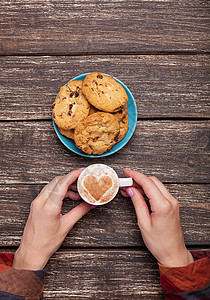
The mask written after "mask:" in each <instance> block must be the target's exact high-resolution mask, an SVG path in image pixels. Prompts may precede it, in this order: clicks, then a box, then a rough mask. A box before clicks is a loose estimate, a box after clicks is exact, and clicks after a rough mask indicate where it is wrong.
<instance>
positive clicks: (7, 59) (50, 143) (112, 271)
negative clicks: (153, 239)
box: [0, 0, 210, 300]
mask: <svg viewBox="0 0 210 300" xmlns="http://www.w3.org/2000/svg"><path fill="white" fill-rule="evenodd" d="M0 14H1V44H0V45H1V47H0V54H1V57H0V59H1V66H0V78H1V101H0V120H1V121H0V128H1V156H0V159H1V175H0V190H1V193H0V194H1V201H0V226H1V235H0V247H1V249H0V251H7V252H9V251H12V252H14V251H15V249H16V248H17V247H18V245H19V242H20V240H21V236H22V231H23V228H24V224H25V222H26V219H27V216H28V213H29V208H30V203H31V201H32V200H33V199H34V198H35V197H36V196H37V194H38V193H39V191H40V189H41V188H42V187H43V186H44V185H45V184H46V183H47V182H49V181H50V180H51V179H52V178H53V177H55V176H56V175H61V174H66V173H68V172H69V171H71V170H73V169H75V168H79V167H82V166H87V165H89V164H91V163H99V162H100V163H105V164H108V165H109V166H111V167H113V168H114V169H115V170H116V171H117V173H118V174H119V175H120V176H121V175H122V169H123V168H124V167H128V168H134V169H137V170H139V171H141V172H143V173H145V174H147V175H155V176H157V177H158V178H159V179H160V180H161V181H163V182H164V183H165V184H166V186H167V187H168V188H169V190H170V192H171V193H172V194H173V195H174V196H175V197H177V198H178V200H179V201H180V206H181V208H180V209H181V212H180V214H181V221H182V225H183V230H184V235H185V241H186V244H187V246H188V248H190V249H206V248H209V245H210V241H209V227H208V226H209V210H208V205H209V202H208V199H209V197H208V196H209V165H208V164H209V155H208V154H209V117H210V110H209V106H208V105H209V103H208V96H209V89H208V83H209V81H208V79H209V78H208V71H209V70H208V67H209V64H208V54H209V53H208V49H209V48H208V37H207V35H208V5H207V1H199V0H192V1H185V0H183V1H175V0H174V1H171V0H167V1H158V0H156V1H155V0H154V1H140V0H134V1H130V0H113V1H110V0H103V1H96V0H89V1H84V0H75V1H64V0H62V1H58V0H57V1H56V0H55V1H54V0H53V1H50V0H30V1H29V0H20V1H15V0H12V1H7V0H4V1H3V0H2V1H1V6H0ZM92 71H101V72H104V73H108V74H111V75H113V76H115V77H117V78H118V79H120V80H121V81H123V82H124V83H125V84H126V85H127V86H128V88H129V89H130V90H131V92H132V93H133V95H134V98H135V101H136V103H137V107H138V122H137V127H136V130H135V133H134V135H133V137H132V139H131V140H130V141H129V143H128V144H127V145H126V146H125V147H124V148H123V149H122V150H120V151H119V152H118V153H115V154H113V155H111V156H108V157H105V158H101V159H88V158H84V157H80V156H78V155H76V154H74V153H72V152H71V151H69V150H68V149H67V148H65V147H64V146H63V144H61V142H60V141H59V140H58V138H57V136H56V134H55V132H54V129H53V126H52V120H51V103H52V102H53V100H54V98H55V96H56V94H57V92H58V90H59V88H60V86H62V85H63V84H65V83H66V82H67V81H68V80H69V79H71V78H73V77H75V76H76V75H79V74H82V73H86V72H92ZM74 205H75V203H74V202H73V201H71V200H67V201H65V204H64V212H66V211H68V210H69V209H71V208H72V207H73V206H74ZM44 298H45V299H97V300H98V299H120V300H121V299H163V295H162V290H161V286H160V282H159V272H158V268H157V264H156V261H155V259H154V258H153V257H152V256H151V254H150V253H149V252H148V251H147V249H146V248H145V246H144V244H143V241H142V238H141V235H140V232H139V230H138V227H137V225H136V216H135V212H134V208H133V206H132V203H131V201H130V199H125V198H123V197H122V196H121V195H118V196H117V198H116V199H115V200H114V201H113V202H111V203H109V204H108V205H105V206H104V207H99V208H96V209H94V210H92V211H90V212H89V213H88V214H87V215H86V216H85V217H84V218H83V219H82V220H81V221H80V222H78V223H77V224H76V226H75V227H74V229H73V230H72V231H71V232H70V233H69V234H68V236H67V238H66V239H65V241H64V243H63V245H62V246H61V248H60V249H59V251H58V252H57V253H56V254H55V255H53V257H52V258H51V259H50V261H49V264H48V265H47V274H46V284H45V290H44Z"/></svg>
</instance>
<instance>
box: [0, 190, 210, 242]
mask: <svg viewBox="0 0 210 300" xmlns="http://www.w3.org/2000/svg"><path fill="white" fill-rule="evenodd" d="M166 186H167V188H168V189H169V191H170V192H171V193H172V195H173V196H174V197H175V198H176V199H178V200H179V203H180V216H181V222H182V226H183V231H184V236H185V242H186V244H187V245H188V246H189V245H198V244H199V245H209V244H210V239H209V217H210V212H209V209H210V206H209V205H210V204H209V198H210V188H209V185H208V184H205V185H202V184H190V185H186V184H167V185H166ZM42 187H43V185H41V184H39V185H26V184H25V185H0V228H1V235H0V247H2V246H17V245H18V244H19V242H20V240H21V236H22V232H23V229H24V226H25V223H26V220H27V217H28V214H29V210H30V203H31V201H32V200H33V199H35V198H36V196H37V195H38V194H39V192H40V190H41V189H42ZM78 203H80V201H79V202H78ZM75 205H77V203H76V202H75V201H72V200H70V199H66V200H65V201H64V204H63V213H67V212H68V211H70V210H71V209H72V208H73V207H74V206H75ZM143 245H144V244H143V241H142V238H141V234H140V232H139V229H138V226H137V223H136V215H135V211H134V208H133V204H132V202H131V200H130V199H129V198H124V197H122V196H121V194H118V195H117V197H116V198H115V200H113V201H112V202H110V203H109V204H107V205H104V206H103V207H97V208H95V209H93V210H91V211H90V212H89V213H88V214H87V215H86V216H85V217H83V218H82V219H81V220H80V221H79V222H78V223H77V224H76V225H75V227H74V228H73V229H72V230H71V231H70V233H69V234H68V236H67V237H66V239H65V241H64V243H63V245H62V247H91V248H94V247H102V248H103V247H111V246H112V247H130V246H135V247H138V246H143Z"/></svg>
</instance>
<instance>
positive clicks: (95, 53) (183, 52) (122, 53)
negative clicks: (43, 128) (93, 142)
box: [0, 51, 210, 57]
mask: <svg viewBox="0 0 210 300" xmlns="http://www.w3.org/2000/svg"><path fill="white" fill-rule="evenodd" d="M203 54H206V55H209V54H210V51H142V52H141V51H140V52H135V51H131V52H123V51H122V52H82V53H76V52H72V53H47V52H40V53H18V52H17V53H12V54H7V53H4V54H0V57H4V56H20V57H22V56H89V55H100V56H104V55H203Z"/></svg>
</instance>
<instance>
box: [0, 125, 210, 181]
mask: <svg viewBox="0 0 210 300" xmlns="http://www.w3.org/2000/svg"><path fill="white" fill-rule="evenodd" d="M209 125H210V122H207V121H194V122H191V121H138V122H137V127H136V129H135V133H134V135H133V137H132V138H131V140H130V141H129V142H128V144H126V145H125V146H124V148H122V149H121V150H120V151H119V152H117V153H115V154H113V155H111V156H107V157H104V158H95V159H94V161H93V160H92V159H89V158H86V157H81V156H79V155H77V154H74V153H73V152H71V151H70V150H68V149H67V148H66V147H65V146H64V145H63V144H62V143H61V142H60V140H59V139H58V137H57V135H56V133H55V131H54V129H53V125H52V122H51V121H40V122H36V121H35V122H33V121H31V122H28V121H25V122H21V121H20V122H1V123H0V131H1V133H2V134H1V152H0V164H1V167H2V168H1V173H0V183H10V184H11V183H40V182H48V181H49V180H51V179H52V178H53V177H55V176H57V175H61V174H66V173H68V172H69V171H71V170H72V169H75V168H80V167H84V166H87V165H89V164H91V163H93V162H94V163H105V164H108V165H110V166H111V167H113V168H114V169H115V170H116V171H117V172H118V173H119V175H122V169H123V168H124V167H127V168H131V169H132V168H133V169H138V170H141V171H142V172H143V173H145V174H147V175H156V176H157V177H159V179H160V180H162V181H165V182H174V183H181V182H185V183H187V182H192V183H193V182H194V183H196V182H200V183H205V182H206V183H208V182H209V167H208V165H209Z"/></svg>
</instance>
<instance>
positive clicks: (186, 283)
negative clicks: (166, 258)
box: [159, 251, 210, 300]
mask: <svg viewBox="0 0 210 300" xmlns="http://www.w3.org/2000/svg"><path fill="white" fill-rule="evenodd" d="M192 255H193V257H194V259H195V261H194V262H193V263H191V264H189V265H187V266H184V267H174V268H173V267H165V266H163V265H161V264H159V271H160V280H161V285H162V288H163V291H164V294H165V299H166V300H169V299H175V297H176V298H177V299H178V298H180V299H188V298H187V297H188V295H196V297H197V299H200V298H199V297H200V296H201V295H202V297H203V296H204V297H203V298H202V299H205V294H206V299H207V298H208V297H207V295H209V290H208V289H209V288H208V283H209V280H210V259H209V258H208V257H209V256H210V252H201V251H199V252H192ZM197 257H199V259H198V260H197V259H196V258H197ZM184 297H185V298H184Z"/></svg>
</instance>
